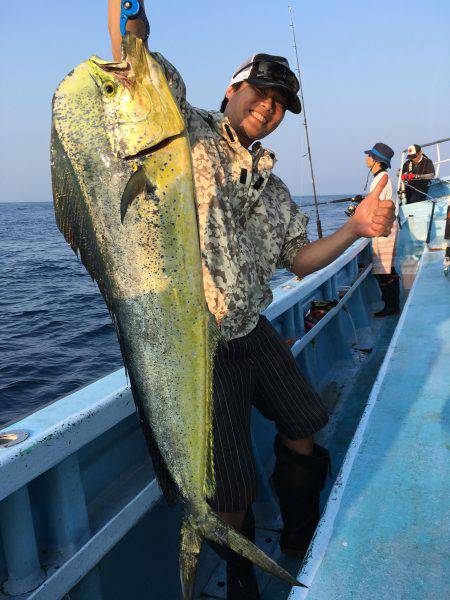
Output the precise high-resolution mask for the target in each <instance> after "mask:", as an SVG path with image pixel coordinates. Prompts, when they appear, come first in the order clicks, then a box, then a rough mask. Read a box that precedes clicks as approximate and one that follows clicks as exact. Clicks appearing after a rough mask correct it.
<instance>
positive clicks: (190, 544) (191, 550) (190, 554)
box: [180, 518, 203, 600]
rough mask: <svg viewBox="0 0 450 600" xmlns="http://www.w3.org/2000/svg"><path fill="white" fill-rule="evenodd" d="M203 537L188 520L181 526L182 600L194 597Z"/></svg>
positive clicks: (189, 599)
mask: <svg viewBox="0 0 450 600" xmlns="http://www.w3.org/2000/svg"><path fill="white" fill-rule="evenodd" d="M202 541H203V536H202V535H201V534H200V533H198V531H196V529H195V528H194V527H193V526H192V525H191V522H190V521H189V520H188V519H186V518H185V519H183V523H182V525H181V544H180V577H181V590H182V593H183V600H191V598H193V597H194V585H195V573H196V571H197V563H198V557H199V554H200V550H201V547H202Z"/></svg>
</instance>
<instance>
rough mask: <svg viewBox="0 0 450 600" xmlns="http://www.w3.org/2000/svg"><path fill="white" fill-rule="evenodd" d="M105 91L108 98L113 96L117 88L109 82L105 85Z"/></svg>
mask: <svg viewBox="0 0 450 600" xmlns="http://www.w3.org/2000/svg"><path fill="white" fill-rule="evenodd" d="M103 91H104V92H105V94H106V95H107V96H112V95H113V94H115V92H116V86H115V85H114V83H113V82H112V81H107V82H106V83H104V84H103Z"/></svg>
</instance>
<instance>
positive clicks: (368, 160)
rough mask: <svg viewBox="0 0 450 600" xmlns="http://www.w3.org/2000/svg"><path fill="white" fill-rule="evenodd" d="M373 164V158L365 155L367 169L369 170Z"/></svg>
mask: <svg viewBox="0 0 450 600" xmlns="http://www.w3.org/2000/svg"><path fill="white" fill-rule="evenodd" d="M374 164H375V161H374V160H373V158H372V157H371V156H369V155H368V154H367V155H366V165H367V166H368V167H369V169H371V168H372V167H373V165H374Z"/></svg>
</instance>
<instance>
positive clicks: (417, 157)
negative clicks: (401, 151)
mask: <svg viewBox="0 0 450 600" xmlns="http://www.w3.org/2000/svg"><path fill="white" fill-rule="evenodd" d="M421 158H422V151H420V152H418V153H417V155H416V156H415V157H414V158H412V159H411V160H412V161H413V163H414V164H415V165H417V164H418V163H419V162H420V159H421Z"/></svg>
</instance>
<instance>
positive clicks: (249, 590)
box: [209, 508, 260, 600]
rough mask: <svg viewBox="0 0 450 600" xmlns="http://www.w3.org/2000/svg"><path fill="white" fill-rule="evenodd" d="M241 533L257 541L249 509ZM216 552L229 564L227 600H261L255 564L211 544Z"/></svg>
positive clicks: (227, 549) (228, 550) (253, 518)
mask: <svg viewBox="0 0 450 600" xmlns="http://www.w3.org/2000/svg"><path fill="white" fill-rule="evenodd" d="M240 533H241V534H242V535H243V536H245V537H246V538H247V539H249V540H250V541H251V542H254V541H255V517H254V515H253V511H252V509H251V508H249V510H248V512H247V514H246V515H245V520H244V523H243V525H242V529H241V531H240ZM209 545H210V546H211V547H212V548H213V549H214V551H215V552H216V553H217V554H218V555H219V556H220V558H222V559H223V560H225V561H226V563H227V600H260V595H259V590H258V583H257V581H256V575H255V570H254V568H253V563H252V562H251V561H249V560H247V559H246V558H243V557H242V556H240V555H239V554H236V552H233V551H232V550H230V549H229V548H225V547H224V546H220V545H219V544H216V543H214V542H209Z"/></svg>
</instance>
